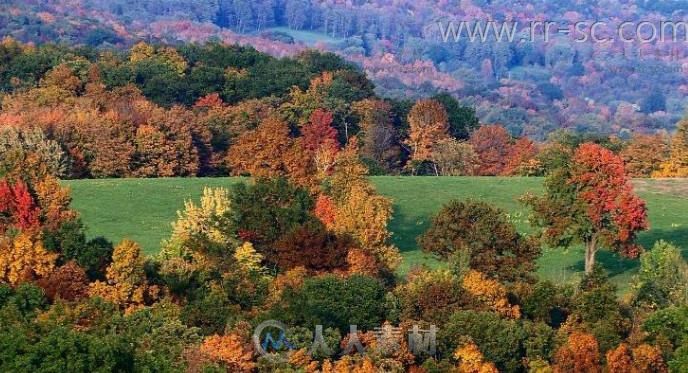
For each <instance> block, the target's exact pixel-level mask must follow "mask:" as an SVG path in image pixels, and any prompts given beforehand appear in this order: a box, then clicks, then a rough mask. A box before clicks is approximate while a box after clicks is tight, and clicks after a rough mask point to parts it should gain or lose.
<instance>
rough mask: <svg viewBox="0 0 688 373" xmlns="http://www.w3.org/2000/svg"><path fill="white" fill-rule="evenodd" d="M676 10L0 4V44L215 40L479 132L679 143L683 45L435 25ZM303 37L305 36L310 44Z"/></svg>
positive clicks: (565, 21) (553, 4) (408, 4)
mask: <svg viewBox="0 0 688 373" xmlns="http://www.w3.org/2000/svg"><path fill="white" fill-rule="evenodd" d="M677 4H679V2H675V1H641V0H638V1H620V0H607V1H603V2H599V1H536V2H514V1H478V0H472V1H471V0H463V1H442V2H436V1H395V2H387V1H353V2H346V3H340V2H330V1H314V0H284V1H283V0H260V1H247V0H217V1H215V0H208V1H206V0H204V1H194V2H182V1H154V0H147V1H126V0H117V1H95V0H92V1H70V2H67V1H51V2H40V3H27V2H20V1H5V2H3V3H2V4H0V7H2V9H3V10H4V11H3V12H0V14H1V15H0V17H2V18H3V19H2V21H3V22H0V24H2V25H4V27H2V30H0V31H1V32H2V33H3V34H5V35H12V36H14V37H15V38H17V39H18V40H20V41H25V42H27V41H34V42H41V43H44V42H66V43H69V44H73V43H81V44H85V45H92V46H100V47H101V48H109V47H113V46H130V45H133V44H134V43H136V42H137V41H139V40H144V41H148V42H152V41H159V42H165V43H177V42H179V41H208V40H223V41H227V42H230V43H235V42H238V43H243V44H251V45H253V46H255V47H256V48H257V49H258V50H261V51H264V52H267V53H270V54H273V55H278V56H284V55H294V54H296V53H299V52H300V51H302V50H303V48H304V45H310V46H315V47H318V48H321V49H327V50H331V51H335V52H337V53H339V54H342V55H344V56H346V57H347V58H348V59H349V60H351V61H354V62H356V63H357V64H358V65H359V66H361V68H362V69H363V70H364V71H365V72H366V74H367V75H368V76H369V77H370V78H371V80H373V81H374V82H375V84H376V86H377V92H378V93H379V94H381V95H383V96H394V97H409V96H413V97H419V96H421V97H427V96H432V95H434V94H435V93H436V92H437V91H438V90H443V91H448V92H449V93H451V94H453V95H455V96H456V97H459V98H461V100H462V102H463V103H465V104H466V105H469V106H473V107H474V108H476V110H477V114H478V116H479V118H480V119H481V121H483V122H485V123H501V124H503V125H505V126H506V127H507V128H508V129H509V130H510V132H511V133H512V134H513V135H516V136H520V135H527V136H530V137H534V138H536V139H544V138H545V137H546V135H547V134H548V133H551V132H553V131H555V130H557V129H560V128H570V129H574V130H577V131H592V132H598V133H604V134H614V135H619V136H622V137H624V136H626V137H628V136H629V135H630V134H633V133H638V132H643V133H654V132H658V131H661V130H669V131H671V130H673V129H674V125H675V123H676V122H677V121H678V119H680V118H681V117H682V115H683V112H684V108H685V104H686V98H685V95H686V91H688V88H686V87H688V84H687V82H686V72H685V67H684V66H685V63H687V62H688V61H687V60H686V58H687V57H688V56H686V53H685V50H686V49H685V48H681V46H682V45H683V44H684V43H685V41H684V37H685V35H684V34H685V31H680V30H679V35H678V36H679V40H678V41H676V42H673V41H671V40H669V41H666V40H665V41H656V42H653V43H640V42H637V43H632V44H631V45H628V43H624V42H622V41H620V40H616V41H615V42H610V43H592V42H588V43H577V42H575V41H574V40H572V38H570V37H563V36H557V37H554V38H553V39H552V40H550V41H548V42H545V41H543V40H536V41H535V42H520V41H519V40H515V41H514V42H496V41H489V40H488V41H487V42H484V43H482V42H481V43H476V42H469V41H467V40H466V39H465V38H463V39H461V40H459V41H458V42H456V43H454V42H451V43H444V42H442V38H441V37H440V32H439V29H438V25H437V22H438V21H441V22H450V21H454V22H459V21H462V20H487V19H492V20H497V21H504V20H509V21H512V22H519V23H520V24H521V27H524V26H525V25H526V23H527V22H530V21H532V20H535V19H537V20H547V21H552V22H557V23H559V24H562V25H569V26H570V25H571V24H572V23H574V22H577V21H589V22H594V21H602V22H605V23H606V25H605V27H604V31H605V32H613V30H614V28H615V27H617V26H618V25H619V24H620V23H621V21H620V20H624V21H634V22H641V21H651V22H655V23H657V22H659V21H660V20H669V21H676V22H678V21H682V20H685V17H686V15H685V14H684V13H685V12H683V11H682V9H681V8H680V7H679V6H678V5H677ZM304 35H306V36H304Z"/></svg>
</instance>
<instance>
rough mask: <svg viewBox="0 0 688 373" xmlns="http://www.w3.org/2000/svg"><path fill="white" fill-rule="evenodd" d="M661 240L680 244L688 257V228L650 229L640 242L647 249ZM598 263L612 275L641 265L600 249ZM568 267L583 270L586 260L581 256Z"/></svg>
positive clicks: (631, 270) (632, 269)
mask: <svg viewBox="0 0 688 373" xmlns="http://www.w3.org/2000/svg"><path fill="white" fill-rule="evenodd" d="M659 240H664V241H667V242H669V243H672V244H674V245H676V246H678V248H679V249H680V250H681V252H682V253H683V257H684V258H686V259H688V228H677V229H672V230H662V229H654V230H650V231H647V232H644V233H642V234H641V235H640V237H639V239H638V242H639V243H640V244H641V245H642V246H643V248H644V249H645V250H651V249H652V246H654V244H655V242H657V241H659ZM581 255H582V253H581ZM597 263H599V264H600V265H601V266H602V268H604V269H605V270H606V271H607V272H608V273H609V276H610V277H614V276H618V275H622V274H625V273H627V272H635V271H636V270H637V269H638V268H639V266H640V263H639V262H638V260H636V259H628V258H624V257H622V256H621V255H619V254H616V253H612V252H610V251H607V250H600V251H599V252H598V253H597ZM567 269H568V270H570V271H573V272H583V271H584V270H585V260H584V259H583V258H581V260H579V261H577V262H576V264H574V265H572V266H569V267H568V268H567Z"/></svg>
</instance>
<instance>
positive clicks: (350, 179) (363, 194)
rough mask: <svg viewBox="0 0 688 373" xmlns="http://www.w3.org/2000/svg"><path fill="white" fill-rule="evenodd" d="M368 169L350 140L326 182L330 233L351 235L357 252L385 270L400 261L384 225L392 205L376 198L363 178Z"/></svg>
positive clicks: (395, 265)
mask: <svg viewBox="0 0 688 373" xmlns="http://www.w3.org/2000/svg"><path fill="white" fill-rule="evenodd" d="M367 174H368V169H367V168H366V167H365V166H364V165H363V164H362V163H361V161H360V159H359V158H358V145H357V141H356V140H355V138H354V139H352V141H350V142H349V144H348V145H347V146H346V148H345V149H344V150H342V151H341V152H340V153H339V154H338V156H337V159H336V161H335V166H334V173H333V175H332V177H331V178H330V179H329V184H330V193H331V195H332V198H333V200H334V204H335V208H334V210H335V211H334V222H333V224H332V226H331V228H332V230H333V231H334V232H336V233H339V234H348V235H351V236H352V237H353V238H354V239H356V240H357V241H358V244H359V245H360V247H361V249H363V250H365V251H368V252H370V253H371V254H373V255H374V256H375V257H376V259H377V260H378V262H379V263H380V264H382V265H383V266H384V267H386V268H387V269H390V270H393V269H395V268H396V267H397V266H398V264H399V262H400V261H401V256H400V255H399V251H398V250H397V248H396V247H395V246H393V245H391V244H389V243H388V241H389V239H390V237H391V234H390V232H389V230H387V224H388V223H389V221H390V219H391V218H392V202H391V201H390V200H389V199H387V198H385V197H383V196H381V195H379V194H377V192H376V191H375V188H374V187H373V186H372V185H371V184H370V182H369V181H368V179H367V178H366V176H367Z"/></svg>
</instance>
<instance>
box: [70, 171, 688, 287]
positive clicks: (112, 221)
mask: <svg viewBox="0 0 688 373" xmlns="http://www.w3.org/2000/svg"><path fill="white" fill-rule="evenodd" d="M372 181H373V183H374V184H375V185H376V186H377V188H378V191H379V192H380V193H381V194H383V195H385V196H387V197H389V198H391V199H392V200H393V202H394V218H393V220H392V222H391V225H390V230H391V231H392V232H393V241H394V243H395V244H396V245H397V246H398V247H399V249H400V250H401V252H402V254H403V256H404V262H403V264H402V266H401V268H400V270H399V271H400V273H404V272H406V271H408V269H409V268H411V267H412V266H414V265H420V264H425V265H429V266H433V267H434V266H440V265H442V263H440V262H438V261H437V260H435V259H434V258H433V257H432V256H431V255H428V254H426V253H423V252H422V251H420V250H418V248H417V245H416V237H417V236H418V235H419V234H421V233H422V232H423V231H424V230H425V229H426V228H427V227H428V224H429V223H430V220H431V217H432V216H433V214H435V213H436V212H437V211H438V210H439V209H440V208H441V206H442V205H443V204H444V203H446V202H447V201H449V200H451V199H469V198H473V199H479V200H484V201H487V202H490V203H492V204H494V205H496V206H498V207H501V208H503V209H504V210H506V211H507V213H508V214H509V217H510V219H511V221H512V222H513V223H514V224H515V225H516V226H517V227H518V229H519V230H520V231H522V232H524V233H532V229H531V227H530V225H529V223H528V210H527V209H526V208H524V207H523V206H522V205H521V204H520V202H519V201H518V199H519V197H520V196H522V195H523V194H524V193H526V192H532V193H540V192H541V190H542V189H541V188H542V186H541V185H542V179H541V178H495V177H484V178H481V177H393V176H384V177H373V178H372ZM238 182H242V179H240V178H183V179H181V178H172V179H107V180H73V181H65V182H64V184H65V185H67V186H69V187H71V189H72V197H73V203H72V206H73V207H74V208H75V209H76V210H78V211H79V212H80V213H81V216H82V218H83V220H84V223H85V224H86V226H87V227H88V233H89V235H90V236H104V237H106V238H107V239H109V240H112V241H115V242H116V241H119V240H121V239H123V238H130V239H133V240H135V241H137V242H139V243H140V244H141V245H142V247H143V248H144V250H145V251H146V253H147V254H149V255H153V254H155V253H156V252H157V251H158V250H159V248H160V241H161V240H163V239H165V238H167V237H169V235H170V232H171V222H172V221H173V220H174V219H175V218H176V212H177V211H178V210H180V209H182V208H183V204H184V200H186V199H194V200H197V199H198V198H199V196H200V195H201V191H202V190H203V187H205V186H209V187H226V188H230V187H231V186H232V185H233V184H236V183H238ZM635 185H636V189H637V191H638V193H639V194H640V196H641V197H642V198H643V199H645V201H646V202H647V206H648V209H649V216H650V224H651V229H650V230H649V231H647V232H644V233H642V234H641V236H640V242H641V244H643V245H644V246H645V247H647V248H650V247H651V246H652V244H653V243H654V242H655V241H657V240H660V239H664V240H667V241H670V242H673V243H675V244H677V245H678V246H680V247H681V248H682V249H683V250H684V254H685V255H686V256H687V257H688V180H637V181H635ZM599 261H600V263H601V264H602V265H603V266H604V267H605V269H606V270H607V271H608V272H609V273H610V274H611V276H612V278H613V280H614V282H615V283H617V284H618V285H619V286H620V288H622V289H624V288H627V286H628V283H629V280H630V279H631V277H632V275H633V273H634V272H635V271H636V270H637V262H636V261H632V260H625V259H623V258H619V257H618V256H616V255H614V254H610V253H608V252H601V253H600V254H599ZM582 270H583V255H582V250H581V248H579V247H573V248H569V249H561V248H545V249H544V250H543V254H542V257H541V258H540V261H539V273H540V275H541V276H542V277H543V278H547V279H550V280H553V281H555V282H558V283H562V282H569V281H574V280H576V279H577V277H578V276H580V273H581V272H582Z"/></svg>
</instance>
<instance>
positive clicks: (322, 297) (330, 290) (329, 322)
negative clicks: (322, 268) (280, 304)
mask: <svg viewBox="0 0 688 373" xmlns="http://www.w3.org/2000/svg"><path fill="white" fill-rule="evenodd" d="M384 298H385V288H384V287H383V286H382V284H381V283H380V281H378V280H377V279H374V278H372V277H367V276H360V275H354V276H351V277H349V278H344V279H342V278H339V277H335V276H333V275H327V276H323V277H315V278H309V279H307V280H306V281H305V282H304V284H303V287H301V288H300V289H298V290H288V291H286V292H285V294H284V297H283V299H284V300H285V302H286V303H287V306H286V309H285V310H284V312H281V311H278V312H277V315H276V317H277V318H278V319H283V322H285V323H288V324H289V323H291V324H292V325H302V326H306V327H309V328H310V327H313V328H314V327H315V326H316V325H323V327H325V328H327V327H334V328H338V329H339V330H340V331H341V332H342V334H345V333H348V332H349V325H357V327H358V329H359V330H372V329H373V328H375V327H380V325H381V323H382V321H383V320H384V314H385V309H384ZM280 321H282V320H280Z"/></svg>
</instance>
